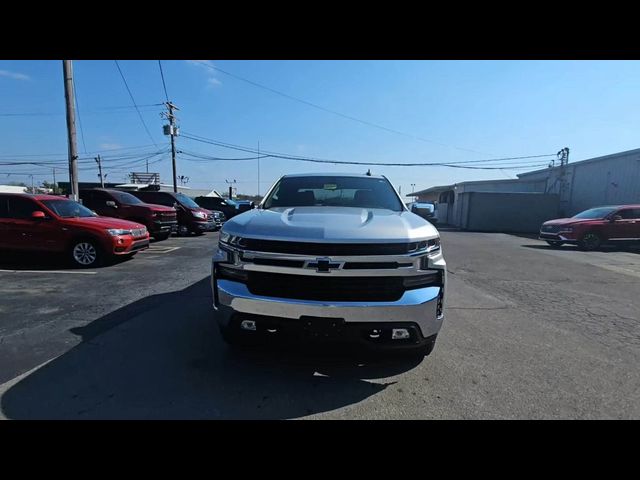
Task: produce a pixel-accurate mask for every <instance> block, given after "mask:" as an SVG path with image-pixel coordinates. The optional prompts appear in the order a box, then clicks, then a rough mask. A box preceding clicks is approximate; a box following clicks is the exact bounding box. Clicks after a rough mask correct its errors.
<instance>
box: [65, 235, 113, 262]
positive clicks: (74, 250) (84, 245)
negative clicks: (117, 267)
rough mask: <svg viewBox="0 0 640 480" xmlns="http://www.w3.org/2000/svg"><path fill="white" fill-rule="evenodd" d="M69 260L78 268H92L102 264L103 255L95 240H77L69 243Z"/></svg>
mask: <svg viewBox="0 0 640 480" xmlns="http://www.w3.org/2000/svg"><path fill="white" fill-rule="evenodd" d="M69 260H70V261H71V264H72V265H73V266H75V267H78V268H94V267H99V266H101V265H102V264H103V263H104V260H105V255H104V252H103V251H102V248H101V247H100V244H99V243H98V242H97V241H96V240H94V239H92V238H79V239H76V240H74V241H73V242H71V246H70V247H69Z"/></svg>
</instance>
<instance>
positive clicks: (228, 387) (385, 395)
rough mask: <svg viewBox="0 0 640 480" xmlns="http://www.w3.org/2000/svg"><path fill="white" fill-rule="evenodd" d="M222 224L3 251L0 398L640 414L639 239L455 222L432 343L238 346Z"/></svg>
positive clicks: (6, 412) (92, 405)
mask: <svg viewBox="0 0 640 480" xmlns="http://www.w3.org/2000/svg"><path fill="white" fill-rule="evenodd" d="M217 237H218V235H217V234H213V233H208V234H206V235H204V236H201V237H190V238H170V239H169V240H166V241H163V242H157V243H154V244H152V248H150V249H149V250H147V251H144V252H141V253H139V254H138V255H137V256H136V257H134V258H133V259H131V260H128V261H124V262H119V263H117V264H115V265H111V266H108V267H104V268H98V269H94V270H71V269H68V268H67V267H66V266H65V265H64V264H60V263H57V262H51V261H45V259H42V258H29V257H27V258H20V259H18V260H15V259H7V258H4V259H0V416H2V417H4V418H11V419H34V418H72V419H89V418H144V419H156V418H158V419H165V418H166V419H173V418H189V419H199V418H207V419H226V418H243V419H244V418H247V419H265V418H267V419H289V418H332V419H449V418H453V419H512V418H517V419H526V418H550V419H551V418H570V419H573V418H584V419H593V418H599V419H600V418H603V419H604V418H640V369H638V365H640V325H639V323H640V320H639V319H640V249H638V248H628V249H606V250H603V251H598V252H581V251H578V250H577V249H574V248H571V247H565V248H562V249H560V250H555V249H551V248H549V247H547V245H546V244H545V243H544V242H541V241H539V240H536V239H533V238H528V237H526V236H514V235H506V234H489V233H468V232H455V231H443V232H442V241H443V248H444V254H445V258H446V260H447V263H448V271H449V275H448V282H449V283H448V288H447V294H448V298H447V304H446V305H447V310H446V320H445V325H444V327H443V329H442V330H441V332H440V336H439V338H438V343H437V344H436V348H435V350H434V352H433V353H432V354H431V355H430V356H429V357H427V358H426V359H424V360H423V361H408V360H400V359H393V358H387V357H380V358H366V359H364V358H355V357H350V356H345V355H343V354H340V355H334V354H333V353H332V352H331V351H330V350H329V351H326V352H314V353H305V352H299V351H293V352H292V351H287V350H273V349H271V350H269V349H267V350H260V351H256V352H250V353H235V352H232V351H230V350H229V349H228V348H227V347H226V345H225V344H224V343H223V342H222V340H221V339H220V336H219V334H218V331H217V328H216V326H215V323H214V322H213V321H212V309H211V294H210V291H209V285H208V275H209V269H210V263H209V262H210V257H211V255H212V253H213V252H214V249H215V246H216V244H217Z"/></svg>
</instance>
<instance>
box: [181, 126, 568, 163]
mask: <svg viewBox="0 0 640 480" xmlns="http://www.w3.org/2000/svg"><path fill="white" fill-rule="evenodd" d="M182 137H183V138H187V139H190V140H194V141H198V142H202V143H209V144H211V145H217V146H220V147H223V148H229V149H233V150H240V151H243V152H249V153H253V154H256V153H257V151H256V150H255V149H254V148H252V147H242V146H238V145H232V144H226V143H223V142H218V141H215V140H205V139H204V137H200V138H196V137H194V136H192V135H190V134H188V133H184V132H183V133H182ZM262 152H264V150H262ZM267 154H268V155H267V156H269V157H271V158H280V159H285V160H298V161H303V162H314V163H331V164H336V165H369V166H381V167H428V166H430V167H435V166H443V167H452V168H473V169H491V170H493V169H494V168H498V167H471V166H467V167H465V166H463V165H466V164H468V163H491V162H500V161H506V160H524V159H531V158H542V157H549V156H555V155H556V154H555V153H554V154H547V155H527V156H520V157H503V158H493V159H485V160H469V161H466V162H423V163H399V162H393V163H386V162H380V163H378V162H357V161H345V160H329V159H320V158H313V157H301V156H297V155H287V154H280V153H274V152H267ZM536 166H537V165H536ZM502 168H504V167H502ZM514 168H520V166H518V167H514Z"/></svg>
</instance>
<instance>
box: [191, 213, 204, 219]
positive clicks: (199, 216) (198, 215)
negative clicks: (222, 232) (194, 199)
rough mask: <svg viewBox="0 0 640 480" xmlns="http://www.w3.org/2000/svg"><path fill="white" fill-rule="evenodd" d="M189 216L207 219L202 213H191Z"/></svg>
mask: <svg viewBox="0 0 640 480" xmlns="http://www.w3.org/2000/svg"><path fill="white" fill-rule="evenodd" d="M191 214H192V215H193V216H194V217H196V218H203V219H204V218H207V214H206V213H204V212H191Z"/></svg>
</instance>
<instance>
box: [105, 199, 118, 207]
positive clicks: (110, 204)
mask: <svg viewBox="0 0 640 480" xmlns="http://www.w3.org/2000/svg"><path fill="white" fill-rule="evenodd" d="M105 203H106V205H107V207H113V208H118V206H117V205H116V202H114V201H113V200H107V201H106V202H105Z"/></svg>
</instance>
